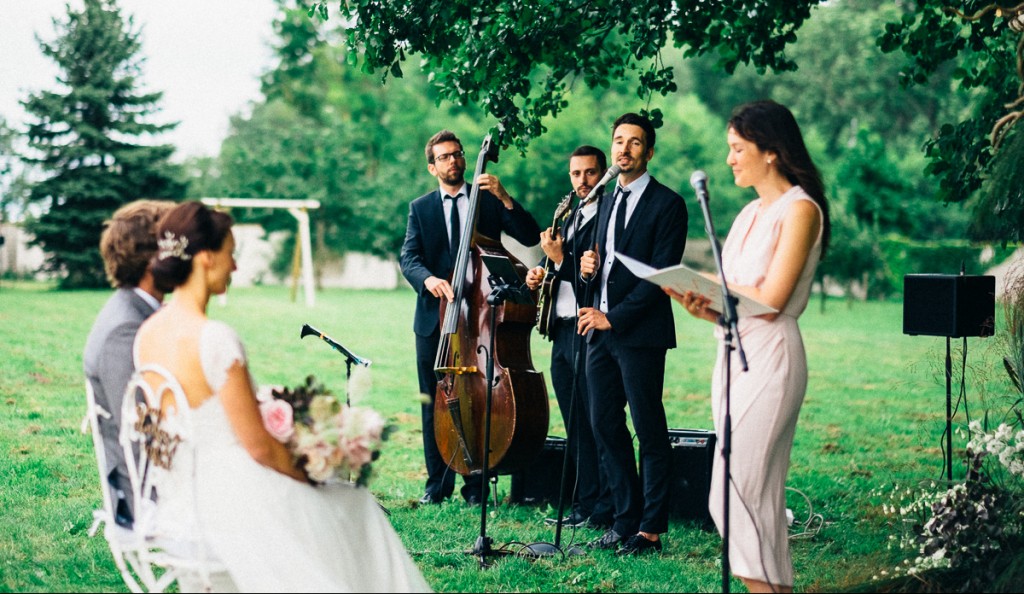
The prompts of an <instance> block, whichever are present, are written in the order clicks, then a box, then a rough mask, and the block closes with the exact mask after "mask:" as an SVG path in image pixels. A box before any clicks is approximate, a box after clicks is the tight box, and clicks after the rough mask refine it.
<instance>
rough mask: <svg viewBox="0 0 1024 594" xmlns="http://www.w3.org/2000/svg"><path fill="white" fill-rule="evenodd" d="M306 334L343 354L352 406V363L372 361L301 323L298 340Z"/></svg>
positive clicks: (386, 512) (364, 363)
mask: <svg viewBox="0 0 1024 594" xmlns="http://www.w3.org/2000/svg"><path fill="white" fill-rule="evenodd" d="M307 336H317V337H319V338H321V339H323V341H324V342H326V343H327V344H329V345H331V347H332V348H333V349H334V350H336V351H338V352H339V353H341V354H342V355H345V406H352V403H351V402H350V401H349V384H350V383H351V380H352V364H353V363H355V364H357V365H362V366H363V367H369V366H370V365H371V364H372V363H373V361H370V360H369V359H364V358H362V357H357V356H356V355H355V354H353V353H352V351H350V350H348V349H346V348H345V347H343V346H341V344H340V343H338V341H336V340H334V339H332V338H331V337H330V336H327V335H326V334H324V333H323V332H321V331H319V330H317V329H316V328H314V327H312V326H310V325H309V324H303V325H302V330H301V331H299V340H302V339H303V338H305V337H307ZM374 500H376V498H374ZM377 507H379V508H380V509H381V511H383V512H384V514H385V515H388V516H390V515H391V510H390V509H388V508H386V507H384V505H383V504H381V502H380V501H377Z"/></svg>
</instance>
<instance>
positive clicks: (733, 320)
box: [697, 191, 748, 594]
mask: <svg viewBox="0 0 1024 594" xmlns="http://www.w3.org/2000/svg"><path fill="white" fill-rule="evenodd" d="M697 201H698V202H700V209H701V212H702V213H703V214H704V230H705V231H706V232H707V234H708V239H710V240H711V253H712V254H713V255H714V258H715V267H716V268H717V270H718V279H719V281H720V282H721V284H722V304H723V307H722V309H723V311H722V313H721V315H719V316H718V325H719V326H721V327H722V330H723V333H724V335H723V337H722V355H723V357H724V359H723V361H724V363H725V422H724V423H723V427H722V434H723V435H722V442H721V443H722V461H723V464H724V466H723V469H724V475H725V480H724V481H723V482H722V491H723V497H722V512H723V513H722V516H723V522H724V524H723V527H722V592H724V593H726V594H728V592H729V574H730V570H729V483H730V481H731V480H732V477H731V476H730V474H729V459H730V458H731V456H732V451H731V450H732V411H731V407H732V403H731V401H730V399H731V396H730V393H729V391H730V388H731V386H730V382H731V373H732V372H731V361H732V351H733V350H736V351H738V353H739V356H740V365H741V366H742V369H743V371H747V370H748V367H747V355H746V353H745V352H744V351H743V343H742V342H741V341H740V332H739V329H738V327H737V323H738V322H739V316H738V315H737V314H736V302H737V299H736V298H735V297H733V296H732V294H731V293H729V286H728V284H727V283H726V280H725V270H724V269H723V267H722V250H721V246H719V244H718V237H717V236H715V226H714V224H713V223H712V222H711V211H710V209H709V208H708V196H707V192H699V191H698V192H697ZM734 334H735V336H736V346H735V347H733V346H732V338H733V335H734Z"/></svg>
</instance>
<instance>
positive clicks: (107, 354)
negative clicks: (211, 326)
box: [82, 200, 174, 528]
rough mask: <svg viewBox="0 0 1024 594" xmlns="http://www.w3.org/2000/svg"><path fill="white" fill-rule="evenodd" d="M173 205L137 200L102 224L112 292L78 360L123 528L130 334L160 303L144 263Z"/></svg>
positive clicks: (127, 489)
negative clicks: (95, 408) (121, 438)
mask: <svg viewBox="0 0 1024 594" xmlns="http://www.w3.org/2000/svg"><path fill="white" fill-rule="evenodd" d="M173 206H174V203H172V202H162V201H156V200H137V201H135V202H131V203H129V204H126V205H124V206H122V207H121V208H119V209H118V210H117V211H116V212H115V213H114V215H113V217H111V219H110V220H108V221H107V222H106V223H105V227H106V228H105V229H104V230H103V235H102V236H101V237H100V253H101V254H102V255H103V264H104V267H105V268H106V271H107V278H108V279H109V280H110V283H111V284H112V285H113V286H115V287H116V288H117V291H115V292H114V294H113V295H111V297H110V299H108V300H107V303H106V305H104V306H103V309H102V310H100V313H99V315H98V316H97V317H96V321H95V322H94V323H93V326H92V330H91V331H90V332H89V338H88V340H86V343H85V353H84V355H83V357H82V359H83V363H84V368H85V377H86V379H87V380H88V382H89V384H90V385H91V386H92V390H93V394H94V396H95V398H96V404H97V405H99V406H100V407H102V408H103V409H104V410H105V411H107V412H108V413H110V416H109V417H107V418H104V417H103V415H101V416H100V419H99V424H100V433H101V434H102V435H103V445H104V449H105V450H106V458H107V465H108V468H107V469H105V470H106V473H107V475H106V476H107V481H108V482H109V484H110V488H111V501H112V502H113V504H114V508H115V510H114V511H115V520H116V521H117V523H118V524H120V525H122V526H125V527H128V528H130V527H131V526H132V522H133V520H134V516H133V510H132V505H131V497H130V496H129V494H130V493H131V486H130V483H129V482H128V468H127V466H126V465H125V460H124V454H123V452H122V450H121V446H120V444H119V442H118V432H119V430H120V426H121V400H122V396H123V394H124V390H125V386H127V385H128V380H129V379H130V378H131V375H132V372H133V371H134V370H135V365H134V362H133V360H132V345H133V343H134V342H135V333H136V332H137V331H138V330H139V326H141V325H142V322H143V321H145V319H146V318H148V317H149V316H150V314H152V313H153V312H155V311H156V310H157V308H159V307H160V302H161V301H163V298H164V293H165V291H164V290H162V289H161V288H158V287H157V286H156V284H155V283H154V281H153V275H152V274H151V273H150V271H149V260H150V258H152V257H153V255H154V254H155V253H156V251H157V243H156V239H157V237H156V223H157V220H158V219H159V218H160V216H161V215H162V214H164V213H165V212H167V211H168V210H170V209H171V208H172V207H173Z"/></svg>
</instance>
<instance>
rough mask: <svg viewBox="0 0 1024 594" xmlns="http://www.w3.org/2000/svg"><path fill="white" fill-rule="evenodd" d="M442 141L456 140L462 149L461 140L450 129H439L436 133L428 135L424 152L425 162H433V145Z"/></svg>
mask: <svg viewBox="0 0 1024 594" xmlns="http://www.w3.org/2000/svg"><path fill="white" fill-rule="evenodd" d="M442 142H456V143H458V144H459V150H460V151H461V150H462V141H461V140H459V137H458V136H456V135H455V133H454V132H452V131H451V130H441V131H440V132H438V133H437V134H434V135H433V136H431V137H430V140H428V141H427V147H426V153H427V163H433V162H434V145H436V144H441V143H442Z"/></svg>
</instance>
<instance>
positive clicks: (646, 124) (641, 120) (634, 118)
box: [612, 112, 656, 149]
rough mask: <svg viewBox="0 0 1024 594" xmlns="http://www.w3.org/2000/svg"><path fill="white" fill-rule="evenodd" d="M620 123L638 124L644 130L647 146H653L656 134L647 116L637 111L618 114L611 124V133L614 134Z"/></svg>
mask: <svg viewBox="0 0 1024 594" xmlns="http://www.w3.org/2000/svg"><path fill="white" fill-rule="evenodd" d="M622 124H632V125H634V126H640V128H641V129H642V130H643V131H644V136H645V137H646V139H647V148H649V149H652V148H654V140H655V138H656V135H655V132H654V126H652V125H651V120H648V119H647V118H645V117H644V116H642V115H640V114H638V113H632V112H630V113H624V114H622V115H620V116H619V119H617V120H615V123H614V124H612V134H615V129H616V128H618V127H619V126H621V125H622Z"/></svg>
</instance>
